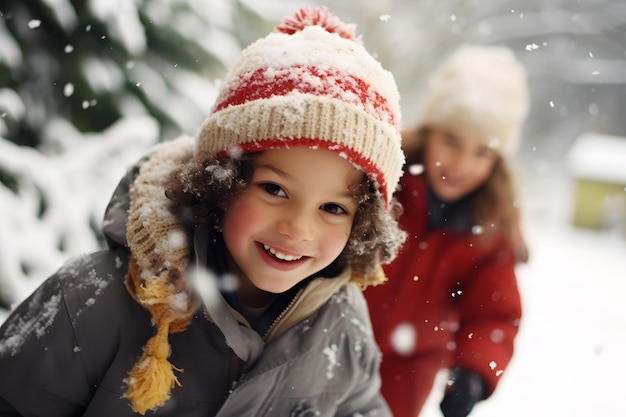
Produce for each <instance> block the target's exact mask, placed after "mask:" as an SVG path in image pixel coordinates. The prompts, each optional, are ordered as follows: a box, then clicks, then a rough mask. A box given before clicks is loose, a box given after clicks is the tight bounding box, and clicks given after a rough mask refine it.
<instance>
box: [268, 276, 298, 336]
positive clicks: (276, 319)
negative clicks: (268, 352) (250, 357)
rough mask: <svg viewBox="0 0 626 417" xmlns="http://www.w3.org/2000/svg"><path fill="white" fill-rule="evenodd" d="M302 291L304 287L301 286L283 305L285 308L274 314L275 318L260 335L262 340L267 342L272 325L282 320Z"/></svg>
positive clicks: (274, 325)
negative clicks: (287, 302)
mask: <svg viewBox="0 0 626 417" xmlns="http://www.w3.org/2000/svg"><path fill="white" fill-rule="evenodd" d="M303 292H304V288H301V289H300V290H299V291H298V292H297V293H296V295H295V296H294V297H293V299H292V300H291V301H290V302H289V304H288V305H287V307H285V309H284V310H283V311H282V312H281V313H280V314H279V315H278V316H276V318H275V319H274V321H273V322H272V324H271V325H270V327H269V328H268V329H267V331H266V332H265V334H264V335H263V337H262V339H263V341H264V342H267V338H268V336H269V334H270V332H271V331H272V330H273V329H274V327H276V325H277V324H278V323H279V322H280V321H281V320H282V318H283V317H285V314H287V312H288V311H289V310H291V308H292V307H293V305H294V304H295V303H296V301H297V300H298V299H299V298H300V296H301V295H302V293H303Z"/></svg>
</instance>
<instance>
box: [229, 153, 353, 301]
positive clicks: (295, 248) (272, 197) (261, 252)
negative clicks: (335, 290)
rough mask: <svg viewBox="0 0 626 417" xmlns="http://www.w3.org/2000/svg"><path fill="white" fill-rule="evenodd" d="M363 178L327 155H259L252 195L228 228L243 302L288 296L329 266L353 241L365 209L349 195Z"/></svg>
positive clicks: (238, 202)
mask: <svg viewBox="0 0 626 417" xmlns="http://www.w3.org/2000/svg"><path fill="white" fill-rule="evenodd" d="M362 179H363V173H362V172H361V171H359V170H357V169H356V168H354V166H352V165H351V164H350V163H349V162H348V161H347V160H345V159H343V158H341V157H339V156H338V155H337V154H336V153H334V152H331V151H327V150H323V149H315V150H314V149H309V148H306V147H296V148H290V149H276V150H269V151H265V152H263V153H262V154H260V155H259V156H257V157H256V158H255V159H254V162H253V174H252V179H251V181H250V186H249V188H248V189H247V190H246V191H245V192H244V193H243V194H241V195H240V196H239V197H238V198H236V199H235V201H234V202H233V204H232V205H231V206H230V207H229V208H228V210H226V213H225V215H224V221H223V234H224V241H225V242H226V246H227V248H228V251H229V253H230V256H231V257H232V261H233V262H231V272H233V273H235V274H236V275H237V276H239V278H240V281H241V282H240V283H241V285H240V290H239V291H238V295H239V298H240V301H242V302H243V303H244V304H245V303H246V302H245V299H246V298H250V296H251V295H252V297H254V295H255V294H256V293H258V290H262V291H266V292H270V293H281V292H284V291H286V290H288V289H289V288H291V287H293V286H294V285H295V284H297V283H298V282H300V281H301V280H303V279H304V278H306V277H308V276H309V275H312V274H314V273H316V272H319V271H320V270H322V269H324V268H325V267H327V266H328V265H330V264H331V263H332V262H333V261H334V260H335V259H336V258H337V257H338V256H339V254H340V253H341V251H342V250H343V249H344V247H345V246H346V243H347V242H348V237H349V236H350V231H351V229H352V221H353V220H354V216H355V213H356V211H357V208H358V204H357V202H356V200H355V199H354V197H353V195H352V193H351V192H350V189H351V187H352V186H353V185H355V184H357V183H358V182H359V181H361V180H362ZM249 284H252V285H253V286H250V285H249ZM255 289H258V290H257V291H255ZM244 292H245V294H244ZM250 293H251V294H250ZM242 299H243V300H242ZM248 304H251V303H248Z"/></svg>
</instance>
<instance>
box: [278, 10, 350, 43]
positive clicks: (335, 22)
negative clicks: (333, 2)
mask: <svg viewBox="0 0 626 417" xmlns="http://www.w3.org/2000/svg"><path fill="white" fill-rule="evenodd" d="M307 26H321V27H322V28H324V29H325V30H326V31H327V32H328V33H335V34H337V35H339V36H341V37H342V38H344V39H349V40H352V41H355V42H357V43H361V40H360V39H359V38H358V37H357V35H356V31H355V28H356V25H354V24H347V23H344V22H342V21H341V20H340V19H339V18H338V17H337V16H336V15H335V14H334V13H333V12H331V11H330V10H328V8H326V7H316V8H311V7H303V8H301V9H300V10H298V11H297V12H295V13H294V14H293V16H290V17H285V18H284V19H283V21H282V22H281V23H280V24H279V25H278V26H276V32H281V33H286V34H288V35H293V34H294V33H296V32H300V31H301V30H303V29H304V28H306V27H307Z"/></svg>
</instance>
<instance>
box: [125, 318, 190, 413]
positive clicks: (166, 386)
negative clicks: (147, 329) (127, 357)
mask: <svg viewBox="0 0 626 417" xmlns="http://www.w3.org/2000/svg"><path fill="white" fill-rule="evenodd" d="M169 327H170V320H168V319H162V320H161V321H160V322H158V323H157V333H156V334H155V335H154V336H152V337H151V338H150V339H149V340H148V343H146V346H145V347H144V351H143V354H142V355H141V358H140V359H139V360H138V361H137V363H135V366H133V368H132V369H131V370H130V372H129V374H128V391H127V392H126V397H127V398H128V399H130V402H131V408H132V410H133V411H134V412H136V413H139V414H141V415H144V414H145V413H146V411H148V410H150V409H153V408H156V407H160V406H162V405H163V404H165V401H167V399H168V398H169V397H170V391H171V390H172V388H174V386H175V385H178V386H180V382H179V381H178V378H177V377H176V375H174V370H176V371H179V372H182V369H179V368H176V367H175V366H174V365H172V363H170V362H169V360H168V357H169V355H170V345H169V342H168V334H169Z"/></svg>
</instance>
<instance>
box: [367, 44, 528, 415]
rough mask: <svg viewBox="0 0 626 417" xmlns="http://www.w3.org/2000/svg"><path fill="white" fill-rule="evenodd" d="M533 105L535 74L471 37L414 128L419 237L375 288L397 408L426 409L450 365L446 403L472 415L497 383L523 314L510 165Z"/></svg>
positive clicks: (404, 222) (409, 137)
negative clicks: (439, 378)
mask: <svg viewBox="0 0 626 417" xmlns="http://www.w3.org/2000/svg"><path fill="white" fill-rule="evenodd" d="M527 114H528V89H527V81H526V73H525V71H524V69H523V68H522V67H521V66H520V64H519V63H518V62H517V61H516V59H515V57H514V55H513V53H512V52H511V51H510V50H508V49H506V48H503V47H477V46H462V47H461V48H459V49H458V50H457V51H456V52H455V53H454V54H453V55H452V56H451V57H450V58H449V59H448V60H447V61H445V62H444V63H443V64H442V66H441V67H439V69H438V70H437V71H436V72H435V73H434V74H433V76H432V77H431V79H430V84H429V89H428V91H427V94H426V100H425V102H424V104H423V107H422V110H421V112H420V121H419V123H418V125H417V126H416V128H415V129H413V130H408V131H405V132H404V133H403V147H404V150H405V152H406V154H407V162H408V163H407V166H406V172H405V175H404V177H403V179H402V180H401V189H400V190H399V191H398V192H397V193H396V197H397V198H398V200H399V201H400V202H401V204H402V205H403V207H404V211H403V214H402V216H401V218H400V224H401V227H402V228H403V229H404V230H406V231H407V232H408V234H409V238H408V240H407V243H406V244H405V246H404V247H403V248H402V250H401V251H400V254H399V256H398V258H396V260H395V261H394V262H393V263H391V264H390V265H388V266H387V267H386V268H385V272H386V274H387V276H388V278H389V281H388V282H386V283H385V284H384V285H381V286H378V287H375V288H372V289H369V290H368V291H366V294H365V295H366V298H367V300H368V304H369V308H370V312H371V317H372V323H373V326H374V334H375V336H376V339H377V341H378V343H379V345H380V347H381V350H382V353H383V362H382V368H381V373H382V377H383V385H382V391H383V395H384V396H385V398H386V400H387V401H388V403H389V405H390V407H391V409H392V411H393V413H394V416H396V417H416V416H417V415H418V414H419V413H420V410H421V409H422V407H423V405H424V402H425V401H426V399H427V397H428V395H429V394H430V391H431V389H432V387H433V382H434V380H435V377H436V375H437V373H438V372H439V371H440V370H446V369H448V370H449V371H450V373H449V381H448V385H447V388H446V393H445V395H444V398H443V401H442V402H441V410H442V412H443V415H444V416H445V417H456V416H467V415H468V414H469V412H470V411H471V409H472V407H473V406H474V404H475V403H476V402H478V401H480V400H483V399H485V398H487V397H488V396H489V395H491V393H492V392H493V391H494V389H495V387H496V385H497V384H498V381H499V379H500V377H501V376H502V374H503V372H504V370H505V368H506V367H507V365H508V363H509V360H510V359H511V356H512V354H513V341H514V338H515V335H516V333H517V331H518V326H519V322H520V317H521V303H520V296H519V293H518V289H517V284H516V276H515V264H516V263H517V262H519V261H526V260H527V257H528V252H527V249H526V246H525V245H524V242H523V239H522V237H521V233H520V230H519V227H518V225H519V219H518V210H517V207H516V201H515V193H514V189H513V185H512V181H511V177H510V174H509V170H508V168H507V161H506V157H507V156H509V155H511V153H512V152H513V150H514V148H515V144H516V142H517V140H518V138H519V135H520V131H521V127H522V124H523V122H524V120H525V118H526V116H527Z"/></svg>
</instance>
